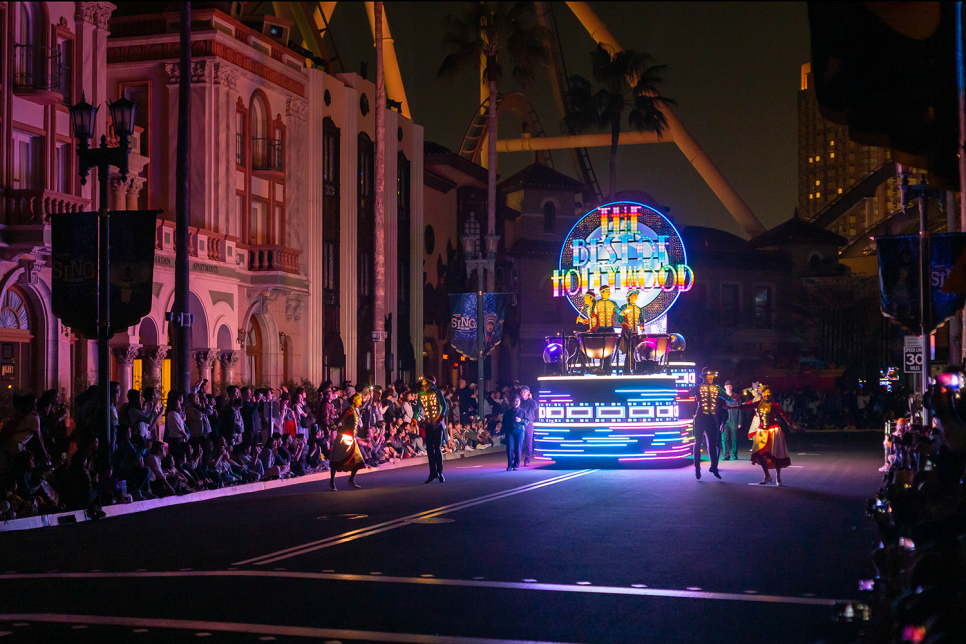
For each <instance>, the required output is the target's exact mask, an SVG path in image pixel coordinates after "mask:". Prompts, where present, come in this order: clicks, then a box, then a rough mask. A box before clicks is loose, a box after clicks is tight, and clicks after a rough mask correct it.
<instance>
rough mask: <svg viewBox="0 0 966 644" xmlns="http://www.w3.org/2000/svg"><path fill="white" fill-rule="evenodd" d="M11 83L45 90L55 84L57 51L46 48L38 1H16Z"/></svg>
mask: <svg viewBox="0 0 966 644" xmlns="http://www.w3.org/2000/svg"><path fill="white" fill-rule="evenodd" d="M15 5H16V7H17V8H16V23H17V24H16V30H15V31H14V40H15V43H14V58H15V61H14V62H15V68H16V69H15V74H14V84H15V85H16V86H17V87H21V88H33V89H43V90H49V89H54V88H57V87H59V83H60V71H61V60H60V52H59V51H57V50H56V49H48V48H47V46H46V45H47V38H46V33H47V19H46V17H47V14H46V11H45V10H44V8H43V7H42V6H41V4H40V3H39V2H17V3H15Z"/></svg>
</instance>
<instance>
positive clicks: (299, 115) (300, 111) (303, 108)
mask: <svg viewBox="0 0 966 644" xmlns="http://www.w3.org/2000/svg"><path fill="white" fill-rule="evenodd" d="M285 116H288V117H290V118H294V119H296V120H298V121H306V120H308V118H309V102H308V101H307V100H305V99H304V98H298V97H297V96H289V97H288V100H286V101H285Z"/></svg>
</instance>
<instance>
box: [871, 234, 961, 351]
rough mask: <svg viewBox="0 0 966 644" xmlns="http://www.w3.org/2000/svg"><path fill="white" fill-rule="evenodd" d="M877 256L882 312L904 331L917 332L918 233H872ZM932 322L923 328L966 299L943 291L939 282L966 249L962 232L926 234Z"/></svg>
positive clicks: (950, 313)
mask: <svg viewBox="0 0 966 644" xmlns="http://www.w3.org/2000/svg"><path fill="white" fill-rule="evenodd" d="M875 242H876V247H877V252H878V256H879V291H880V297H881V300H882V314H883V315H884V316H886V317H888V318H891V319H892V321H893V322H895V323H896V324H898V325H899V326H901V327H902V328H903V329H905V330H906V331H909V332H912V333H915V334H918V333H919V326H920V324H919V290H920V287H919V237H918V236H917V235H898V236H891V237H876V240H875ZM929 245H930V260H931V261H930V266H931V269H930V275H929V288H930V292H931V295H932V315H931V318H932V320H931V321H932V323H931V325H930V327H929V328H928V329H926V331H927V332H932V331H934V330H935V329H937V328H939V327H940V326H942V325H943V324H944V323H945V322H946V320H948V319H949V318H951V317H952V316H954V315H956V312H957V311H959V310H961V309H962V308H963V304H964V303H966V294H963V293H944V292H943V285H944V284H945V283H946V279H947V278H948V277H949V274H950V272H951V271H952V269H953V265H954V264H955V263H956V259H957V258H958V257H959V256H960V255H961V254H962V252H963V250H964V249H966V233H947V234H937V235H930V236H929Z"/></svg>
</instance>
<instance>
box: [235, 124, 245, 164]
mask: <svg viewBox="0 0 966 644" xmlns="http://www.w3.org/2000/svg"><path fill="white" fill-rule="evenodd" d="M235 165H245V139H244V137H243V136H242V134H241V132H236V133H235Z"/></svg>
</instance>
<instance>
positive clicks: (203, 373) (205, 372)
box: [194, 349, 218, 384]
mask: <svg viewBox="0 0 966 644" xmlns="http://www.w3.org/2000/svg"><path fill="white" fill-rule="evenodd" d="M194 357H195V363H197V365H198V376H199V377H201V378H203V379H206V380H208V382H209V384H210V383H211V368H212V367H214V366H215V360H216V359H217V357H218V354H217V353H216V352H215V350H214V349H202V350H200V351H195V352H194Z"/></svg>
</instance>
